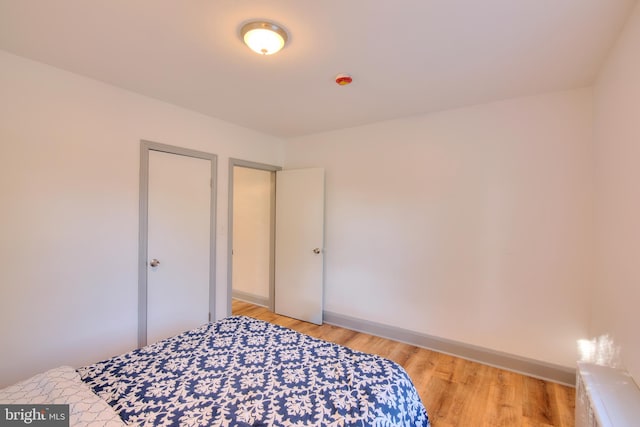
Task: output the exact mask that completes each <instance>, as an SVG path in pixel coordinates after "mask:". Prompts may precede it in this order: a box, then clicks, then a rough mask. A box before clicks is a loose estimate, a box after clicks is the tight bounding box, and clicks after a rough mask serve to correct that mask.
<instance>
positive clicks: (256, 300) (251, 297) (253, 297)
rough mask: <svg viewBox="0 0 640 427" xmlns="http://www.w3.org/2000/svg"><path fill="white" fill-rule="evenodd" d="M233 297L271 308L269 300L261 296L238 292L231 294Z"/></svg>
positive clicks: (234, 291)
mask: <svg viewBox="0 0 640 427" xmlns="http://www.w3.org/2000/svg"><path fill="white" fill-rule="evenodd" d="M231 297H232V298H234V299H237V300H240V301H244V302H248V303H251V304H255V305H259V306H261V307H269V298H267V297H262V296H260V295H254V294H250V293H248V292H242V291H236V290H235V289H234V290H233V291H232V292H231Z"/></svg>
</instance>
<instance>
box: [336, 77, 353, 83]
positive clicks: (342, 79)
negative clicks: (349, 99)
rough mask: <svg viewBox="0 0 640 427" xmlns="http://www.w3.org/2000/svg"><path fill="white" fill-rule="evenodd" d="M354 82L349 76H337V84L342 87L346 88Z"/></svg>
mask: <svg viewBox="0 0 640 427" xmlns="http://www.w3.org/2000/svg"><path fill="white" fill-rule="evenodd" d="M352 81H353V78H352V77H351V76H350V75H349V74H338V75H337V76H336V83H337V84H338V85H340V86H346V85H348V84H349V83H351V82H352Z"/></svg>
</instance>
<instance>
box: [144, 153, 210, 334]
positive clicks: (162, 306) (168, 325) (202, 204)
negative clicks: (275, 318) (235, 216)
mask: <svg viewBox="0 0 640 427" xmlns="http://www.w3.org/2000/svg"><path fill="white" fill-rule="evenodd" d="M178 151H180V150H178ZM185 153H189V151H188V150H186V151H185ZM214 166H215V164H214V163H213V160H212V159H207V158H200V157H195V156H193V155H185V154H176V153H173V152H167V151H162V150H155V149H150V150H149V151H148V190H147V228H146V230H147V236H146V259H145V261H146V262H145V265H144V268H145V274H146V298H145V301H143V303H144V304H146V307H141V308H143V310H142V311H146V313H144V314H143V313H141V317H142V316H144V319H141V320H143V321H142V322H141V323H144V326H145V329H146V331H141V335H144V336H141V341H146V343H152V342H155V341H158V340H161V339H164V338H168V337H170V336H173V335H176V334H178V333H181V332H184V331H186V330H189V329H192V328H195V327H198V326H200V325H202V324H204V323H206V322H207V321H209V319H210V312H211V308H212V303H213V270H214V269H213V259H212V257H213V255H214V254H213V250H212V248H213V247H214V246H213V241H212V239H213V237H214V234H213V233H212V230H213V224H214V222H213V215H214V211H213V209H212V208H213V206H214V205H213V203H212V197H213V191H212V171H213V170H214ZM140 344H141V345H144V344H145V342H141V343H140Z"/></svg>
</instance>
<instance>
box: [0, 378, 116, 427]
mask: <svg viewBox="0 0 640 427" xmlns="http://www.w3.org/2000/svg"><path fill="white" fill-rule="evenodd" d="M0 403H2V404H36V405H39V404H69V419H70V420H69V421H70V422H69V424H70V425H71V426H105V427H121V426H124V425H125V424H124V422H123V421H122V419H121V418H120V417H119V416H118V414H117V413H116V412H115V411H114V410H113V408H112V407H111V406H109V404H108V403H107V402H105V401H104V400H102V399H100V398H99V397H98V396H97V395H96V394H95V393H94V392H93V391H92V390H91V389H90V388H89V386H87V385H86V384H85V383H83V382H82V380H81V379H80V375H78V373H77V372H76V371H75V369H73V368H72V367H70V366H61V367H59V368H54V369H51V370H49V371H47V372H43V373H41V374H38V375H35V376H33V377H31V378H29V379H26V380H24V381H21V382H19V383H17V384H14V385H12V386H9V387H7V388H3V389H0Z"/></svg>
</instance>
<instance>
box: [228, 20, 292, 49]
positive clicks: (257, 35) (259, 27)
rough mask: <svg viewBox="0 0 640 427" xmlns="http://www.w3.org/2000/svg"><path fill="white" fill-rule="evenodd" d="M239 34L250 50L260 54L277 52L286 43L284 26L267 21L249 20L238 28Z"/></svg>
mask: <svg viewBox="0 0 640 427" xmlns="http://www.w3.org/2000/svg"><path fill="white" fill-rule="evenodd" d="M240 36H242V40H244V42H245V44H246V45H247V46H249V48H250V49H251V50H253V51H254V52H256V53H259V54H261V55H271V54H274V53H276V52H278V51H279V50H280V49H282V48H283V47H284V45H285V44H286V43H287V39H288V36H287V32H286V31H285V30H284V28H282V27H280V26H278V25H276V24H274V23H273V22H268V21H251V22H248V23H246V24H245V25H243V26H242V28H241V29H240Z"/></svg>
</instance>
